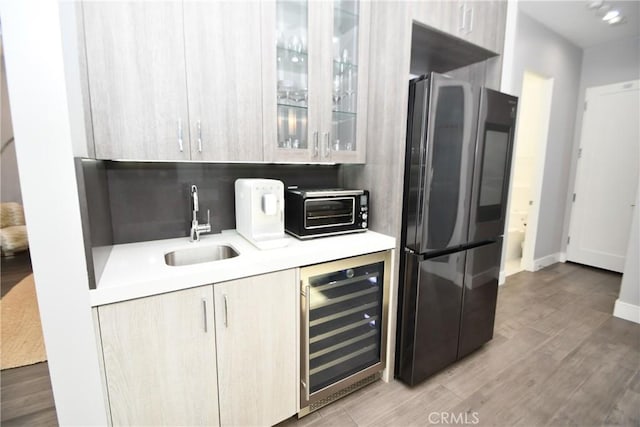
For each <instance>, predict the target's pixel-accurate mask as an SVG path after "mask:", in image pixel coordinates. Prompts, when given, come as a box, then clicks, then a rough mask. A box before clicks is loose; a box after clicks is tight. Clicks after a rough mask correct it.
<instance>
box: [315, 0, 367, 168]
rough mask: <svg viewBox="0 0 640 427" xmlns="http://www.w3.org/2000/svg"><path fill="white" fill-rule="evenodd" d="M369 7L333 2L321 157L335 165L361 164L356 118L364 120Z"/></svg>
mask: <svg viewBox="0 0 640 427" xmlns="http://www.w3.org/2000/svg"><path fill="white" fill-rule="evenodd" d="M368 6H369V5H368V3H366V2H359V1H357V0H337V1H334V2H333V34H332V38H331V41H332V67H331V68H332V73H331V101H332V103H331V134H330V135H331V137H330V139H329V146H325V147H323V155H324V156H327V155H328V157H330V158H331V160H332V161H334V162H340V163H342V162H344V163H357V162H364V154H365V152H364V147H360V146H359V145H360V144H364V135H365V133H366V128H365V124H366V123H365V122H366V120H359V118H360V117H366V107H367V105H366V99H365V96H366V92H367V90H366V87H364V85H363V84H360V83H361V82H362V81H366V71H367V68H368V67H367V66H366V61H367V60H368V56H366V55H365V54H366V53H368V52H367V51H368V45H369V41H368V36H369V10H368ZM363 17H366V19H363ZM361 64H365V65H364V66H360V65H361ZM363 73H364V75H363ZM363 78H364V79H363Z"/></svg>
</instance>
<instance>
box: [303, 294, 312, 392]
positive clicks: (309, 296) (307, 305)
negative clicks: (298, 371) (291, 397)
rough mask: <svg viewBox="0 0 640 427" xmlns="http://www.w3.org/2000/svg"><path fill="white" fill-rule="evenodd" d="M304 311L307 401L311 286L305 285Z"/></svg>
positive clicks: (305, 389) (306, 389)
mask: <svg viewBox="0 0 640 427" xmlns="http://www.w3.org/2000/svg"><path fill="white" fill-rule="evenodd" d="M304 293H305V297H304V300H305V306H306V307H305V310H306V311H305V313H306V320H307V321H306V324H305V325H304V336H305V342H304V366H305V369H304V382H303V385H304V392H305V396H306V398H307V399H306V401H307V402H309V394H310V390H309V389H310V388H311V384H309V370H310V367H309V364H310V362H309V318H310V317H311V286H310V285H307V286H306V287H305V291H304Z"/></svg>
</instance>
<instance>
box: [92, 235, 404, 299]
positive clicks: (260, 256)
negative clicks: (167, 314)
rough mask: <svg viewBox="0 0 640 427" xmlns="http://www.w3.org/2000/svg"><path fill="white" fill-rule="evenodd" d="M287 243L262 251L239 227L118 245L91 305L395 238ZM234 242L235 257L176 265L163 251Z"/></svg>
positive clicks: (351, 252) (370, 247)
mask: <svg viewBox="0 0 640 427" xmlns="http://www.w3.org/2000/svg"><path fill="white" fill-rule="evenodd" d="M288 238H289V239H290V243H289V245H288V246H286V247H283V248H278V249H268V250H260V249H258V248H256V247H255V246H253V245H252V244H251V243H249V241H247V240H245V239H244V238H243V237H242V236H240V235H239V234H238V233H237V232H236V231H235V230H226V231H223V232H222V233H220V234H208V235H207V234H203V235H201V236H200V242H194V243H192V242H189V238H188V237H180V238H177V239H166V240H155V241H150V242H139V243H128V244H124V245H115V246H113V247H112V249H111V253H110V255H109V259H108V260H107V263H106V266H105V268H104V271H103V273H102V276H101V277H99V278H96V279H97V287H96V289H92V290H90V291H89V293H90V299H91V305H92V306H98V305H104V304H110V303H114V302H118V301H125V300H129V299H134V298H140V297H145V296H149V295H156V294H161V293H165V292H172V291H176V290H180V289H186V288H192V287H195V286H201V285H206V284H211V283H219V282H225V281H227V280H233V279H239V278H242V277H249V276H254V275H257V274H264V273H269V272H272V271H279V270H285V269H289V268H295V267H301V266H305V265H311V264H318V263H321V262H326V261H332V260H336V259H341V258H348V257H351V256H357V255H362V254H367V253H372V252H379V251H384V250H387V249H393V248H395V245H396V243H395V239H394V238H393V237H389V236H386V235H384V234H379V233H376V232H373V231H367V232H364V233H353V234H345V235H341V236H333V237H321V238H316V239H311V240H306V241H302V240H298V239H295V238H292V237H288ZM221 244H226V245H229V246H232V247H233V248H234V249H235V250H236V251H237V252H239V253H240V255H238V256H237V257H234V258H229V259H225V260H221V261H213V262H205V263H201V264H193V265H186V266H179V267H173V266H169V265H167V264H165V261H164V255H165V254H166V253H168V252H172V251H175V250H180V249H189V248H194V247H196V246H208V245H221Z"/></svg>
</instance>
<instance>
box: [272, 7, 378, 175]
mask: <svg viewBox="0 0 640 427" xmlns="http://www.w3.org/2000/svg"><path fill="white" fill-rule="evenodd" d="M369 7H370V5H369V3H368V2H359V1H334V2H319V1H306V0H297V1H290V0H278V1H276V2H263V3H262V13H263V40H265V41H273V42H272V43H271V44H266V43H265V44H263V49H262V51H263V54H262V64H263V67H262V69H263V73H262V76H263V114H264V116H263V121H264V150H265V151H264V152H265V160H267V161H278V162H314V163H315V162H333V163H364V161H365V156H366V118H367V98H366V97H367V84H368V75H367V68H368V67H367V65H368V57H369V31H370V9H369Z"/></svg>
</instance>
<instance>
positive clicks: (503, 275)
mask: <svg viewBox="0 0 640 427" xmlns="http://www.w3.org/2000/svg"><path fill="white" fill-rule="evenodd" d="M506 281H507V273H505V272H504V270H500V275H499V276H498V285H499V286H501V285H504V283H505V282H506Z"/></svg>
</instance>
